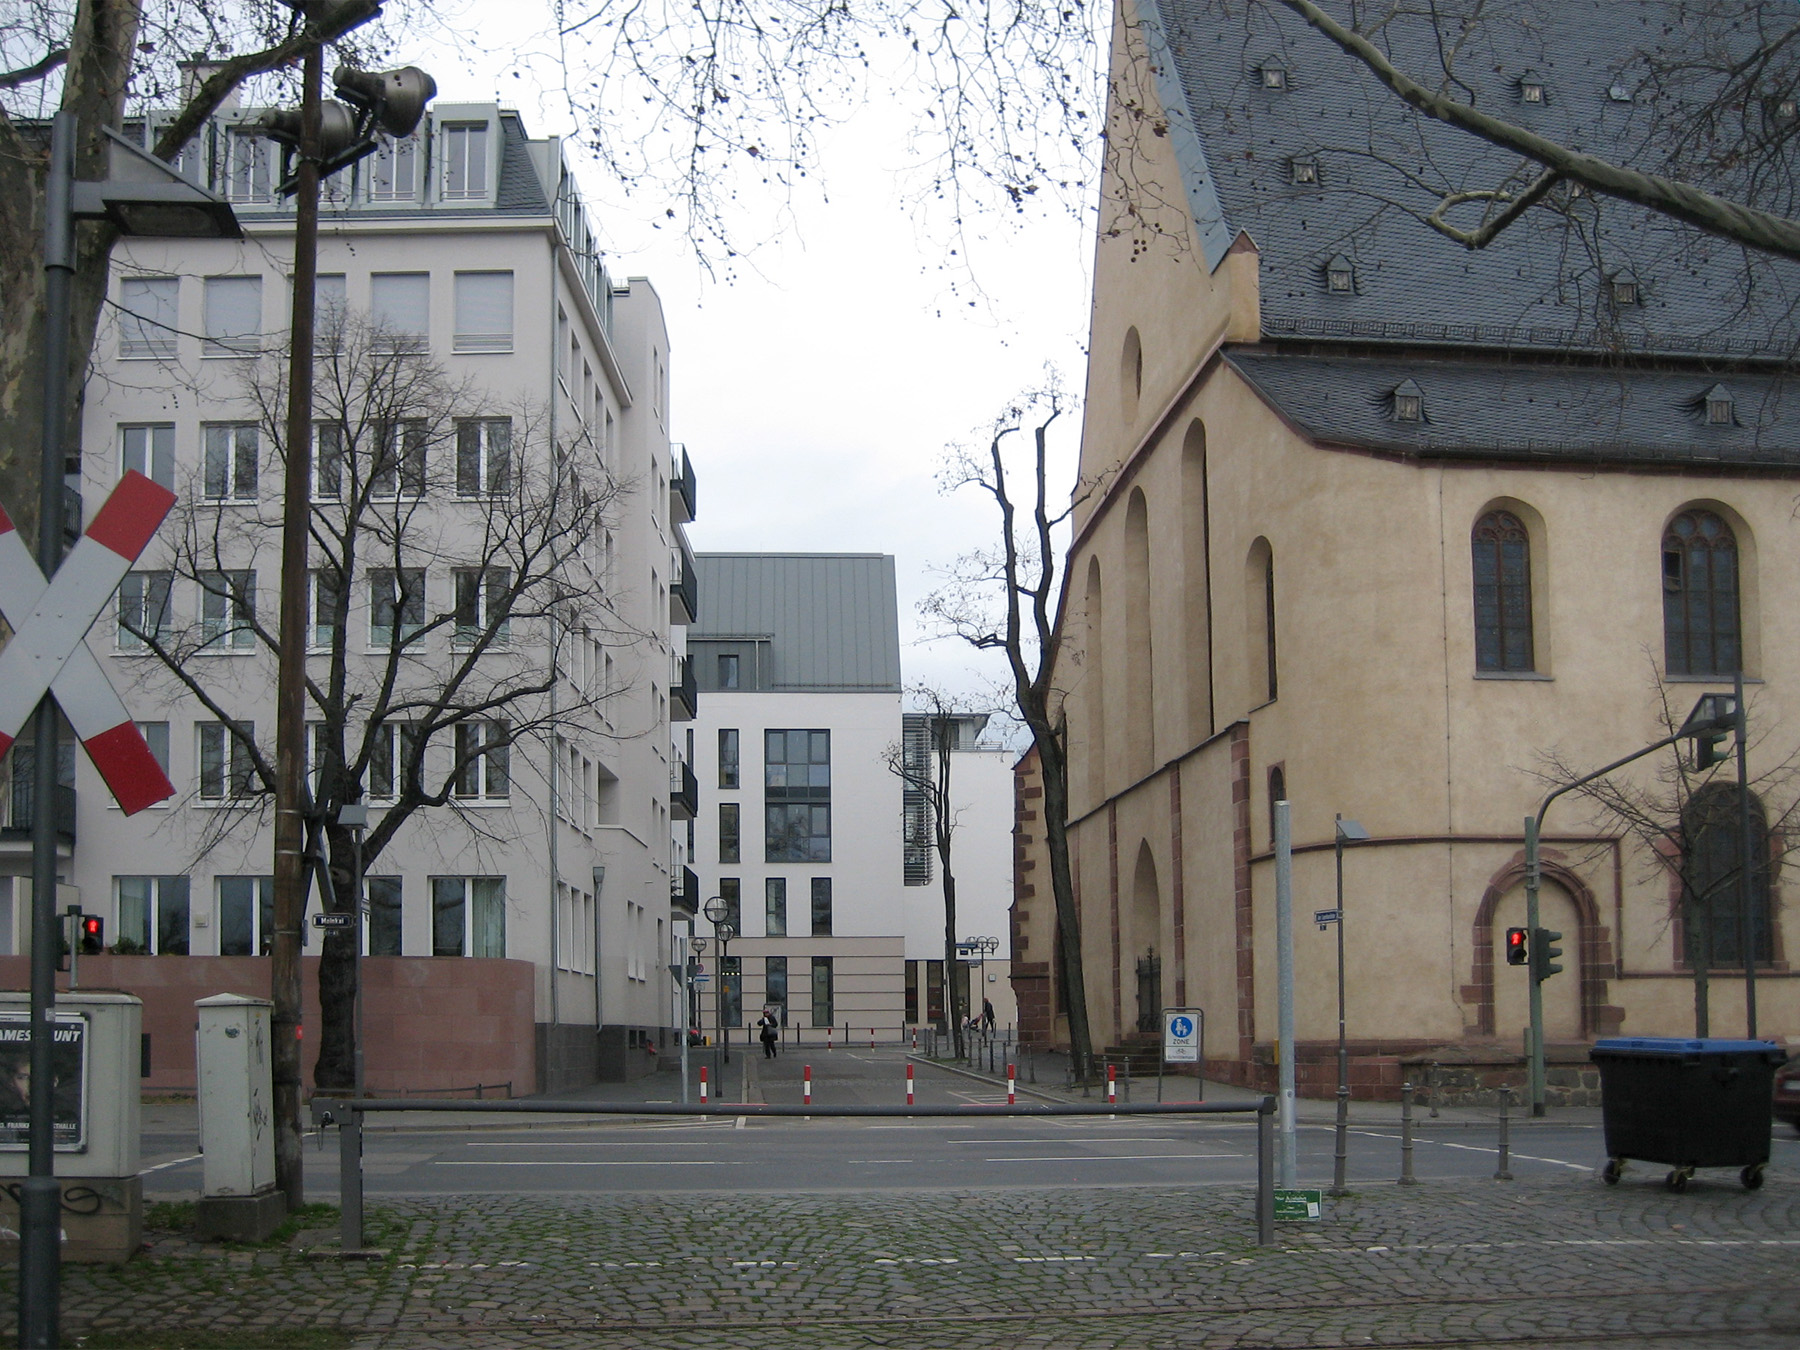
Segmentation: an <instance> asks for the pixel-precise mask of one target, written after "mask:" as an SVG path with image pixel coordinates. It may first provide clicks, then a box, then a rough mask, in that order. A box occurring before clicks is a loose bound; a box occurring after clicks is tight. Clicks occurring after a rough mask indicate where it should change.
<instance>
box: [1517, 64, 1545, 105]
mask: <svg viewBox="0 0 1800 1350" xmlns="http://www.w3.org/2000/svg"><path fill="white" fill-rule="evenodd" d="M1543 101H1544V80H1543V77H1542V76H1541V75H1539V74H1538V73H1537V72H1536V71H1535V70H1528V71H1526V72H1525V73H1524V74H1523V75H1521V76H1520V77H1519V102H1521V103H1542V102H1543Z"/></svg>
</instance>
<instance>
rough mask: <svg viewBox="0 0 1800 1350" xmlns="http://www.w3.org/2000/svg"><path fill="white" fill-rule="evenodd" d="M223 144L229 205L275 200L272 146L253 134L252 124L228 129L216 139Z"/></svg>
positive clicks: (226, 191) (273, 144)
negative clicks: (231, 203)
mask: <svg viewBox="0 0 1800 1350" xmlns="http://www.w3.org/2000/svg"><path fill="white" fill-rule="evenodd" d="M219 139H220V140H221V141H222V142H223V144H222V146H221V147H220V148H221V149H222V151H223V152H224V160H225V164H224V172H223V173H222V174H221V175H220V177H221V178H223V179H224V180H225V193H224V195H225V199H226V200H227V201H232V202H272V201H274V200H275V175H276V165H277V163H278V162H279V161H278V159H277V156H276V149H275V143H274V142H273V141H268V140H264V139H263V138H262V137H260V136H258V135H257V134H256V130H255V126H254V124H253V123H243V124H240V125H238V126H235V127H232V128H230V129H229V130H228V131H227V132H226V133H225V135H223V136H221V137H220V138H219Z"/></svg>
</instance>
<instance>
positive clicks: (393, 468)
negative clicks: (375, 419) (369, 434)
mask: <svg viewBox="0 0 1800 1350" xmlns="http://www.w3.org/2000/svg"><path fill="white" fill-rule="evenodd" d="M426 434H427V429H426V425H425V423H424V422H423V421H421V420H418V419H415V418H408V419H407V420H406V421H403V422H394V423H389V424H388V425H387V426H384V427H381V428H379V429H378V432H377V435H378V437H379V440H378V444H379V445H380V447H381V448H380V450H379V451H378V452H377V453H376V457H375V463H374V464H373V465H372V466H371V467H370V471H369V495H370V496H373V497H380V498H384V499H390V500H391V499H397V498H400V497H423V496H424V495H425V440H426Z"/></svg>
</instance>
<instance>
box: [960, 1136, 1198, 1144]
mask: <svg viewBox="0 0 1800 1350" xmlns="http://www.w3.org/2000/svg"><path fill="white" fill-rule="evenodd" d="M950 1142H951V1143H952V1144H983V1145H986V1144H1066V1143H1068V1142H1069V1136H1068V1135H1066V1134H1065V1135H1060V1136H1058V1137H1057V1138H1054V1139H1032V1138H1023V1139H1012V1138H1004V1137H1003V1138H999V1139H952V1140H951V1141H950ZM1106 1142H1107V1143H1109V1144H1178V1143H1180V1142H1181V1141H1180V1140H1179V1139H1175V1138H1172V1137H1171V1136H1169V1135H1166V1134H1109V1135H1107V1136H1106Z"/></svg>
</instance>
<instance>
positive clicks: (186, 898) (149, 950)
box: [112, 873, 194, 956]
mask: <svg viewBox="0 0 1800 1350" xmlns="http://www.w3.org/2000/svg"><path fill="white" fill-rule="evenodd" d="M137 881H143V882H148V883H149V886H148V893H147V894H146V896H145V897H144V909H145V915H144V919H145V923H144V927H145V937H146V939H147V941H146V943H145V946H144V954H145V955H147V956H167V955H174V956H186V955H189V954H190V953H191V952H192V950H193V932H194V913H193V887H192V886H191V885H190V883H189V880H188V878H187V877H185V876H162V877H159V876H147V875H144V874H141V873H133V874H130V875H125V876H121V875H118V874H114V876H113V887H112V891H113V915H114V923H113V943H114V946H115V947H116V946H117V944H118V943H119V941H120V940H121V939H123V938H125V937H126V936H127V934H126V932H125V883H126V882H137ZM175 883H179V885H177V884H175ZM175 892H179V899H180V902H181V908H182V909H183V910H184V911H186V913H187V933H186V934H185V936H184V941H183V948H184V949H183V950H182V951H179V952H173V953H171V952H165V951H164V950H163V945H162V918H163V907H164V904H165V903H173V902H174V901H175V899H176V898H177V896H176V895H175V894H174V893H175ZM131 940H132V941H133V942H136V941H137V939H136V937H135V936H132V938H131Z"/></svg>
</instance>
